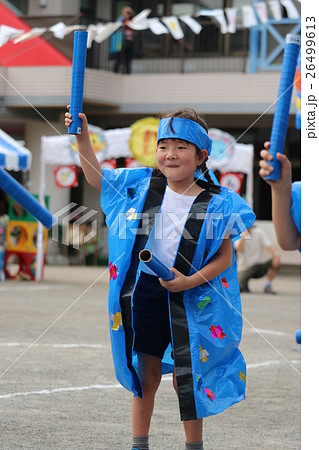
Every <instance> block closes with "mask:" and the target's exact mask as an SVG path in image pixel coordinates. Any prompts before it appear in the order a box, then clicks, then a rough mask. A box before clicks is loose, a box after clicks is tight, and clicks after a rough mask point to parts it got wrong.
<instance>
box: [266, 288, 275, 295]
mask: <svg viewBox="0 0 319 450" xmlns="http://www.w3.org/2000/svg"><path fill="white" fill-rule="evenodd" d="M264 293H265V294H272V295H276V294H277V292H275V291H273V290H272V289H271V286H265V289H264Z"/></svg>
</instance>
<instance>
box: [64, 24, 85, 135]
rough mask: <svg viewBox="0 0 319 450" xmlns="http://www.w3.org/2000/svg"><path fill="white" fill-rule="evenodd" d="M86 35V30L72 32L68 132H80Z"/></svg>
mask: <svg viewBox="0 0 319 450" xmlns="http://www.w3.org/2000/svg"><path fill="white" fill-rule="evenodd" d="M87 37H88V33H87V31H75V32H74V42H73V64H72V84H71V100H70V114H72V123H71V125H70V126H69V129H68V133H69V134H81V119H80V118H79V113H81V112H82V106H83V89H84V72H85V61H86V47H87Z"/></svg>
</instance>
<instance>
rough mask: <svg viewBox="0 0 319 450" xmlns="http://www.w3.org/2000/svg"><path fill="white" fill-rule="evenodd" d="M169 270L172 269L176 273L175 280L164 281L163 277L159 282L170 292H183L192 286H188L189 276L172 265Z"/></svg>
mask: <svg viewBox="0 0 319 450" xmlns="http://www.w3.org/2000/svg"><path fill="white" fill-rule="evenodd" d="M169 270H171V271H172V272H173V274H174V275H175V278H174V279H173V280H170V281H164V280H162V278H159V282H160V283H161V285H162V286H163V287H164V288H165V289H167V290H168V291H170V292H181V291H186V290H187V289H190V288H191V287H190V286H188V285H189V277H186V276H185V275H183V274H182V273H181V272H179V271H178V270H176V269H174V267H170V269H169Z"/></svg>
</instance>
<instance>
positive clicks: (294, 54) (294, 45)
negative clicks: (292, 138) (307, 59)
mask: <svg viewBox="0 0 319 450" xmlns="http://www.w3.org/2000/svg"><path fill="white" fill-rule="evenodd" d="M299 50H300V36H299V35H295V34H287V36H286V46H285V51H284V57H283V62H282V68H281V77H280V84H279V91H278V100H277V104H276V109H275V114H274V120H273V123H272V130H271V136H270V149H269V153H270V154H271V155H273V160H272V161H269V164H270V165H271V166H272V167H273V168H274V170H273V171H272V172H271V174H269V175H268V176H267V177H265V179H266V180H274V181H278V180H279V178H280V171H281V163H280V162H279V161H278V160H277V158H276V154H277V153H278V152H279V153H283V152H284V146H285V140H286V133H287V126H288V119H289V110H290V102H291V95H292V90H293V86H294V77H295V73H296V67H297V61H298V56H299Z"/></svg>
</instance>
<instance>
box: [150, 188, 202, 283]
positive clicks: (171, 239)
mask: <svg viewBox="0 0 319 450" xmlns="http://www.w3.org/2000/svg"><path fill="white" fill-rule="evenodd" d="M196 197H197V195H195V196H194V195H182V194H178V193H177V192H175V191H173V190H172V189H171V188H169V187H168V186H167V187H166V191H165V195H164V199H163V203H162V207H161V210H160V212H159V214H158V217H157V220H156V222H155V225H154V228H153V230H152V233H151V236H150V238H149V241H148V244H147V246H146V248H147V249H148V250H150V251H151V252H152V254H153V255H154V256H156V257H157V258H158V259H159V260H160V261H161V262H162V263H163V264H165V265H166V266H167V267H173V266H174V262H175V258H176V253H177V250H178V247H179V243H180V239H181V236H182V232H183V231H184V226H185V223H186V220H187V217H188V213H189V210H190V208H191V206H192V204H193V202H194V200H195V198H196ZM185 233H186V231H185ZM185 237H186V238H187V236H185ZM142 270H143V271H144V272H147V273H150V274H152V275H154V273H153V272H152V271H151V270H150V269H149V268H148V267H147V266H146V265H145V264H143V269H142Z"/></svg>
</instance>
